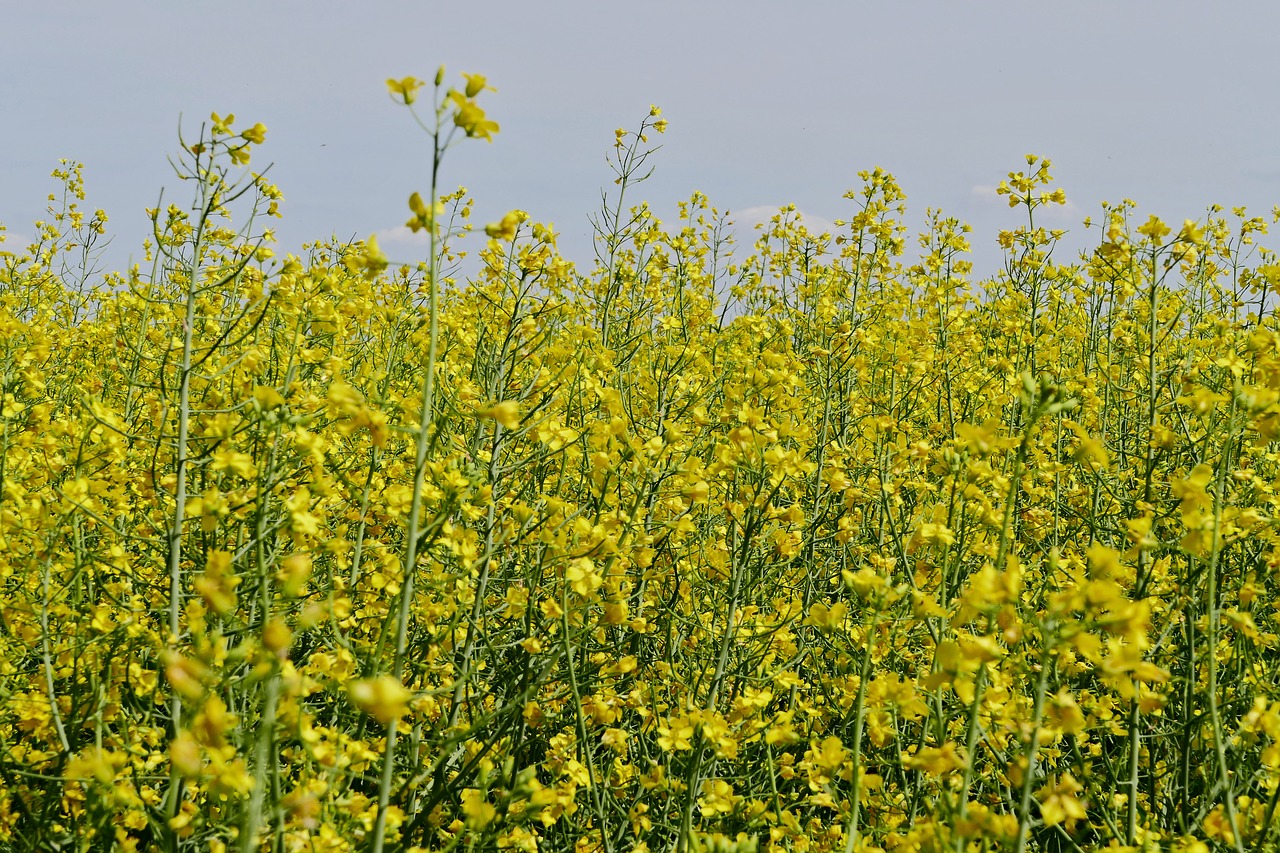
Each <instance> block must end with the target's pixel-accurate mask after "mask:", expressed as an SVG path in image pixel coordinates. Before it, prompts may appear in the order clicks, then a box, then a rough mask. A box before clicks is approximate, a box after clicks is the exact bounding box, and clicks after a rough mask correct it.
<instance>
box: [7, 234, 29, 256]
mask: <svg viewBox="0 0 1280 853" xmlns="http://www.w3.org/2000/svg"><path fill="white" fill-rule="evenodd" d="M0 237H3V238H4V242H3V243H0V251H4V252H13V253H15V254H22V252H23V251H25V250H26V248H27V246H30V245H31V243H32V242H33V240H34V238H32V237H30V236H28V235H26V234H22V233H20V232H18V231H0Z"/></svg>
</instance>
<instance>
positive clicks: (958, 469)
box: [0, 69, 1280, 853]
mask: <svg viewBox="0 0 1280 853" xmlns="http://www.w3.org/2000/svg"><path fill="white" fill-rule="evenodd" d="M488 88H489V87H488V86H487V81H486V80H485V79H484V78H483V77H481V76H479V75H462V76H461V77H458V78H457V79H456V80H454V79H453V78H452V76H451V75H448V74H446V73H445V71H444V69H441V71H440V73H439V74H438V75H437V76H436V78H435V80H434V85H433V83H432V81H426V82H425V83H424V82H423V81H420V80H417V79H415V78H405V79H403V80H391V81H388V89H389V91H390V93H391V95H392V97H393V99H394V100H395V101H396V102H397V103H398V104H399V109H401V110H405V111H406V113H412V117H413V118H416V119H417V120H418V123H419V124H420V125H421V130H420V131H415V130H414V129H413V128H412V126H411V124H412V122H411V121H409V120H406V132H407V133H414V132H423V133H425V138H426V140H427V141H428V142H429V143H430V144H429V145H428V146H427V147H428V150H429V151H431V152H433V153H432V161H431V162H430V163H429V164H427V165H429V166H430V169H429V171H428V170H427V169H423V170H422V171H423V173H424V174H427V175H429V176H430V177H429V181H430V183H429V184H424V185H421V186H416V187H414V186H406V187H405V190H404V192H405V195H406V196H409V194H410V193H411V192H412V196H411V197H410V198H409V204H408V207H407V209H406V210H407V213H408V215H409V216H410V217H411V218H410V220H409V222H408V225H409V227H410V228H412V229H413V230H414V231H415V232H419V233H422V234H425V235H427V237H428V239H426V240H424V242H423V244H422V245H423V247H424V248H423V252H422V255H423V258H422V260H421V262H420V263H419V262H418V261H416V260H415V261H414V263H413V264H410V265H398V264H388V260H387V257H386V255H385V254H384V252H383V250H382V249H381V248H380V247H379V246H378V241H377V239H376V238H373V237H371V238H369V239H368V240H365V241H361V242H357V243H355V244H352V245H343V244H339V243H337V242H332V241H331V242H319V243H315V244H312V245H309V246H306V247H303V249H302V256H295V255H292V254H290V255H285V256H283V257H281V256H279V255H277V254H276V253H275V252H274V251H273V250H272V247H271V244H272V240H271V233H270V228H271V222H272V217H273V216H276V215H278V202H279V199H280V197H281V194H280V191H279V190H278V189H277V188H276V187H275V186H273V185H271V184H269V183H268V182H267V181H266V179H265V178H263V177H262V176H261V175H260V174H259V173H257V172H255V171H254V166H255V165H256V163H257V161H258V159H259V157H260V156H261V155H259V154H258V153H257V150H256V146H257V145H258V144H260V143H262V142H263V140H264V138H265V134H266V129H265V128H264V127H263V126H262V125H260V124H253V125H250V124H248V123H245V122H237V121H236V120H235V119H234V118H233V117H231V116H226V117H222V116H219V115H217V114H214V115H213V116H212V117H211V119H210V120H209V121H207V122H205V123H204V125H203V127H202V130H201V131H200V133H199V135H198V136H196V137H195V138H192V137H190V136H188V137H187V138H184V139H183V140H182V141H181V143H180V147H179V148H178V149H177V152H176V153H175V155H174V158H173V159H174V162H175V164H176V165H177V167H178V168H179V169H180V171H181V173H182V175H183V176H184V178H185V180H184V182H182V183H181V184H180V186H179V189H180V190H181V191H182V192H184V193H188V194H189V195H188V196H185V197H183V198H182V199H180V200H179V201H177V202H175V203H174V204H168V202H167V201H166V202H165V205H168V206H167V207H166V206H164V205H161V206H160V207H158V208H157V209H155V210H153V211H150V214H151V219H152V222H153V224H154V231H153V234H152V236H151V237H150V238H149V239H148V240H147V243H146V246H145V255H144V258H145V260H143V261H141V262H139V263H138V264H136V265H135V266H134V267H133V268H132V269H129V270H125V271H123V272H119V273H110V274H108V275H106V276H102V275H97V276H94V275H91V274H90V267H91V259H92V257H93V255H94V251H95V248H96V247H97V246H98V245H99V244H100V242H101V240H102V238H103V235H104V234H105V233H106V222H105V216H104V215H103V214H102V213H101V212H95V213H91V212H89V210H88V209H87V208H86V207H85V206H84V205H85V189H84V182H83V179H82V171H81V167H80V165H79V164H77V163H73V162H64V163H63V164H62V165H61V166H60V167H59V169H58V170H57V171H56V172H55V173H54V177H55V178H57V179H58V180H59V182H60V187H61V189H60V192H58V193H55V195H54V196H52V197H51V208H50V216H49V218H48V220H47V221H46V222H44V223H41V224H40V225H39V231H38V236H37V238H36V239H35V241H34V243H33V244H32V245H30V246H25V247H24V246H15V245H12V244H5V245H4V246H2V247H0V248H2V249H3V250H4V251H0V450H2V451H3V452H2V454H0V617H2V620H0V675H2V677H0V849H3V850H14V851H27V850H29V851H54V850H68V851H70V850H74V851H106V850H118V851H134V850H137V851H150V850H159V851H215V853H218V851H231V850H239V851H300V852H301V851H315V853H321V851H324V852H325V853H330V852H333V853H336V851H457V853H479V851H488V850H501V851H513V852H514V851H527V853H534V851H546V852H547V853H553V851H554V853H631V852H632V851H638V853H646V851H647V853H668V851H671V853H756V851H760V853H763V851H797V853H828V851H830V853H855V851H859V853H862V851H889V853H916V852H917V851H920V853H926V852H927V853H934V851H937V852H938V853H941V851H954V853H966V851H975V853H976V851H995V850H1002V851H1003V850H1008V851H1016V853H1023V851H1077V850H1097V849H1102V848H1105V849H1108V850H1114V851H1127V850H1134V851H1138V850H1142V851H1157V850H1159V851H1165V850H1168V851H1186V853H1201V852H1202V851H1204V853H1207V851H1210V850H1222V851H1237V853H1244V851H1274V850H1276V849H1277V846H1278V845H1280V829H1278V827H1280V815H1277V800H1278V797H1280V654H1278V653H1277V645H1278V638H1277V632H1278V631H1280V628H1278V627H1277V620H1278V619H1280V616H1278V615H1277V605H1278V604H1280V547H1278V546H1280V530H1278V528H1277V522H1276V517H1277V512H1278V507H1280V496H1277V472H1278V470H1280V457H1278V455H1277V443H1276V442H1277V440H1280V330H1278V329H1277V323H1276V316H1275V313H1274V305H1275V302H1276V300H1275V296H1276V293H1275V291H1276V289H1277V287H1280V262H1278V261H1277V258H1276V256H1275V255H1274V254H1273V253H1271V252H1269V251H1267V250H1266V249H1264V248H1262V247H1261V246H1259V245H1258V243H1257V242H1256V241H1259V240H1264V239H1265V236H1264V235H1265V234H1266V232H1267V226H1268V223H1269V222H1270V221H1271V220H1270V217H1268V218H1266V219H1263V218H1259V217H1256V216H1253V215H1252V214H1251V213H1249V212H1247V211H1244V210H1243V209H1237V210H1235V211H1231V212H1226V211H1223V210H1221V209H1218V208H1212V209H1210V210H1209V211H1207V212H1205V213H1203V215H1201V216H1200V218H1198V219H1187V220H1186V221H1185V222H1184V221H1183V217H1182V216H1179V217H1178V220H1177V222H1176V223H1173V224H1165V223H1164V222H1162V221H1161V220H1160V219H1158V218H1156V217H1155V216H1148V215H1146V214H1138V213H1137V210H1136V204H1135V203H1134V202H1131V201H1123V202H1119V203H1116V204H1113V205H1104V207H1103V209H1102V210H1101V211H1100V212H1099V213H1098V214H1097V215H1096V216H1095V217H1094V219H1093V221H1092V222H1090V223H1087V226H1088V228H1089V230H1088V231H1087V232H1086V233H1087V234H1093V235H1096V236H1095V237H1094V239H1093V242H1092V248H1091V249H1090V250H1089V251H1088V252H1086V253H1085V254H1084V255H1083V256H1080V257H1075V258H1065V257H1061V255H1062V254H1064V253H1055V251H1054V250H1055V246H1056V245H1057V243H1058V241H1059V240H1060V238H1061V237H1062V233H1061V232H1058V231H1052V230H1049V229H1047V228H1045V227H1042V226H1041V225H1040V224H1039V222H1038V214H1039V212H1040V210H1041V208H1042V207H1044V206H1045V205H1053V204H1061V203H1062V202H1064V201H1065V194H1064V192H1063V190H1061V189H1059V188H1056V187H1055V186H1054V185H1053V178H1052V175H1051V173H1050V162H1049V161H1048V160H1046V159H1043V158H1040V157H1036V156H1028V157H1027V158H1026V160H1025V161H1024V162H1020V163H1016V164H1011V165H1013V166H1014V167H1015V170H1014V171H1012V172H1010V173H1009V175H1008V177H1007V179H1006V180H1005V181H1003V182H1001V184H1000V187H999V192H1000V193H1001V195H1002V196H1004V197H1005V198H1006V199H1007V200H1008V202H1009V205H1010V208H1011V211H1010V222H1011V227H1010V229H1009V230H1008V231H1004V232H1001V233H1000V234H999V235H998V239H999V242H1000V245H1001V246H1002V247H1003V248H1004V252H1005V263H1004V268H1003V269H1002V270H1001V271H1000V272H999V273H998V274H996V275H994V276H992V277H990V278H987V279H985V280H978V279H976V278H974V277H973V271H972V269H971V265H970V264H969V262H967V261H966V260H965V258H966V255H967V253H968V249H969V240H970V235H969V229H968V227H967V226H964V225H962V224H961V223H960V222H958V221H956V220H955V219H951V218H947V217H945V216H944V215H943V214H941V213H939V212H936V211H930V212H929V214H928V216H927V217H926V218H927V226H926V227H925V229H924V230H923V233H921V234H919V235H918V237H917V236H916V235H913V234H910V233H908V229H907V227H906V226H905V225H904V224H903V221H904V218H905V216H906V208H905V198H904V195H903V193H902V191H901V189H900V188H899V186H898V184H897V183H896V181H895V179H894V177H893V176H892V175H891V174H889V173H888V172H886V171H884V170H883V169H879V168H877V169H874V170H870V171H866V172H862V173H860V174H859V184H858V185H857V186H855V187H854V188H853V189H851V190H850V191H849V192H848V193H846V195H845V199H846V201H845V202H844V204H845V205H846V211H847V212H846V215H845V216H844V218H843V219H841V220H840V221H838V222H837V223H836V227H835V229H834V230H833V233H829V234H827V233H824V234H817V233H813V232H811V231H810V230H808V229H807V228H806V227H805V225H804V223H803V221H802V220H801V219H799V218H798V215H797V213H796V211H795V209H794V207H792V208H784V209H782V210H780V211H779V212H778V215H777V216H775V217H774V218H773V220H772V222H770V223H767V224H766V225H764V226H763V227H762V228H761V229H760V230H758V231H757V232H755V234H754V235H752V239H754V244H752V245H746V246H744V245H742V244H741V243H739V244H736V245H735V244H734V243H733V242H732V241H731V239H730V237H729V231H728V219H729V217H727V216H726V215H725V214H724V213H723V212H721V211H719V210H717V209H716V208H715V207H713V206H712V204H711V202H710V201H709V200H708V199H707V198H706V197H705V196H704V195H703V194H701V193H697V192H695V193H693V194H692V196H691V197H690V198H689V200H688V201H687V202H684V203H681V204H680V205H679V215H678V218H677V219H676V220H675V221H672V222H661V221H659V219H658V218H657V217H656V216H655V214H654V213H653V211H652V210H651V209H650V208H649V207H648V206H647V205H646V204H643V203H641V202H640V201H639V196H638V192H639V190H638V189H637V187H638V185H639V184H640V182H641V181H642V180H643V178H644V177H645V175H646V174H647V172H648V170H649V169H650V168H651V167H652V166H653V164H654V162H655V160H654V158H653V157H652V155H653V152H654V149H655V146H656V144H657V143H656V140H657V139H658V135H659V134H661V133H662V132H663V131H664V130H665V129H666V120H665V119H663V118H662V117H661V111H660V110H659V109H658V108H656V107H655V108H653V109H652V110H650V111H649V113H648V115H646V116H644V117H643V119H642V120H641V121H640V122H639V123H638V124H637V125H636V126H635V128H634V129H631V130H618V131H617V133H616V137H615V140H614V144H613V147H612V149H611V154H610V162H611V163H612V165H613V167H614V169H615V172H616V178H617V180H616V182H615V183H614V184H612V185H610V186H609V187H608V188H607V190H608V191H607V192H606V194H605V199H604V204H603V205H602V207H601V208H600V210H599V211H597V212H596V214H595V216H594V218H593V223H594V226H595V229H596V250H597V257H596V258H594V259H592V260H591V261H590V262H589V263H586V264H575V263H573V262H571V261H570V260H568V259H566V258H564V257H562V256H561V255H560V253H559V252H558V250H557V246H556V235H555V234H554V233H553V232H552V231H551V229H550V228H549V227H548V226H545V225H542V224H539V223H537V222H536V221H534V220H533V219H532V218H530V217H529V216H528V215H527V214H526V213H525V212H523V211H519V210H516V211H511V212H510V213H508V214H507V215H506V216H504V217H503V218H502V219H501V220H499V221H497V222H494V223H491V224H489V225H486V226H483V228H481V227H475V228H474V229H473V228H472V220H471V215H470V214H471V209H472V208H471V204H472V202H471V199H470V197H469V196H468V194H467V192H466V191H465V190H464V189H459V190H457V191H456V192H455V191H453V187H454V186H456V184H446V181H449V180H456V179H455V178H454V177H453V176H452V175H451V173H450V171H449V158H448V156H447V155H448V152H449V150H451V149H452V148H453V147H454V146H455V145H475V144H477V141H476V140H481V141H483V140H486V139H490V138H492V137H493V135H494V134H495V133H497V132H498V130H499V127H498V124H497V122H495V121H494V120H493V119H491V118H490V117H489V115H488V114H487V113H486V112H485V109H486V106H488V104H489V101H488V100H486V99H487V98H489V97H490V96H489V95H488V94H487V92H486V90H487V89H488ZM388 108H389V109H390V108H392V107H388ZM188 130H190V128H188ZM607 133H608V131H607V130H606V131H605V135H606V139H607ZM463 177H465V176H463ZM424 180H427V179H424ZM446 187H447V189H446ZM585 215H586V212H584V216H585ZM1177 223H1181V224H1177ZM468 232H470V233H468ZM984 239H991V236H990V235H988V236H987V237H985V238H984ZM463 271H465V273H464V272H463Z"/></svg>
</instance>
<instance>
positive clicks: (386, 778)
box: [373, 112, 444, 853]
mask: <svg viewBox="0 0 1280 853" xmlns="http://www.w3.org/2000/svg"><path fill="white" fill-rule="evenodd" d="M431 146H432V157H431V199H430V201H429V202H428V204H429V205H430V206H429V207H428V209H429V210H430V211H431V213H432V221H431V234H430V241H431V242H430V248H429V252H430V256H429V258H428V262H427V264H428V266H427V315H428V324H429V326H428V339H427V365H426V370H425V371H424V373H423V377H422V415H421V417H420V418H419V420H418V435H417V442H416V445H415V460H414V468H413V498H412V499H411V500H410V502H409V519H408V523H407V525H406V528H407V529H406V530H405V548H404V574H403V577H402V579H401V583H400V608H399V611H398V612H397V614H396V656H395V660H394V662H393V663H392V666H391V675H392V676H394V677H395V678H397V679H398V678H400V677H401V673H402V672H403V670H404V657H405V650H406V649H407V647H408V643H409V612H410V605H411V604H412V603H413V578H414V574H415V569H416V566H417V562H418V539H419V537H420V536H421V521H420V519H419V516H420V515H421V513H422V492H423V490H424V488H425V485H426V470H427V453H428V451H429V449H430V447H431V437H430V429H431V425H432V423H433V422H434V420H435V419H434V416H433V413H434V409H435V389H436V351H437V349H438V348H439V337H440V323H439V313H440V297H439V283H438V281H437V273H438V268H437V260H436V249H437V243H436V232H437V224H436V222H435V218H434V215H435V209H436V198H437V191H438V190H437V188H438V181H439V174H440V159H441V155H442V154H443V153H444V152H443V151H442V149H441V148H440V120H439V113H438V112H437V117H436V130H435V132H434V133H432V135H431ZM398 722H399V721H398V720H394V719H393V720H392V721H391V722H390V723H388V724H387V745H386V752H385V754H384V755H383V759H382V778H381V780H380V782H379V785H378V817H377V820H376V821H375V823H374V828H373V851H374V853H382V850H383V845H384V844H385V837H386V831H387V805H388V804H389V802H390V800H391V777H392V772H393V770H394V768H395V746H396V732H397V723H398Z"/></svg>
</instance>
